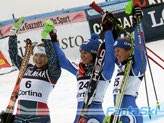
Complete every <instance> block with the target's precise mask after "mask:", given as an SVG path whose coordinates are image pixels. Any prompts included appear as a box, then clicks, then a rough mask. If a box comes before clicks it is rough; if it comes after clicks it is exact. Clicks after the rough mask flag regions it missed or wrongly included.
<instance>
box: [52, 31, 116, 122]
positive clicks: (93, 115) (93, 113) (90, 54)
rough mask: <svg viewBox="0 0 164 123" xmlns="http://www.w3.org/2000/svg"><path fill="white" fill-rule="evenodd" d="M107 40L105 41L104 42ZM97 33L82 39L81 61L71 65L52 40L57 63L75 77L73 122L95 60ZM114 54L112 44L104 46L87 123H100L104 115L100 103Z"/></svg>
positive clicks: (97, 46) (111, 68) (79, 109)
mask: <svg viewBox="0 0 164 123" xmlns="http://www.w3.org/2000/svg"><path fill="white" fill-rule="evenodd" d="M106 43H108V44H110V43H109V42H105V44H106ZM99 44H100V42H99V35H97V34H92V35H91V39H89V40H87V41H84V42H83V44H82V45H81V46H80V53H81V55H80V58H81V61H80V63H79V64H78V66H77V65H76V66H75V65H73V64H72V63H71V62H70V61H69V60H68V59H67V58H66V56H65V54H64V53H63V51H62V50H61V49H60V47H59V45H58V43H57V42H56V41H55V42H54V49H55V50H56V53H57V56H58V60H59V65H60V66H61V67H62V68H64V69H66V70H68V71H69V72H71V73H72V74H73V75H75V76H76V78H77V101H78V105H77V114H76V117H75V120H74V123H77V122H78V119H79V113H80V111H81V107H82V105H83V102H84V97H85V94H86V91H87V87H88V84H89V81H90V78H91V76H92V70H93V67H94V63H95V60H96V55H97V52H98V48H99ZM112 54H114V48H113V46H112V45H108V46H106V54H105V60H104V66H103V70H102V72H101V76H100V80H99V83H98V85H97V88H96V91H95V96H94V97H93V100H92V103H91V105H90V107H89V108H90V109H89V113H88V117H87V119H86V121H87V123H102V122H103V119H104V117H105V115H104V112H103V108H102V103H103V99H104V95H105V92H106V89H107V87H108V85H109V82H110V79H111V77H112V75H113V71H114V61H112V60H111V59H113V58H111V56H112Z"/></svg>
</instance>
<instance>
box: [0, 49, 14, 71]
mask: <svg viewBox="0 0 164 123" xmlns="http://www.w3.org/2000/svg"><path fill="white" fill-rule="evenodd" d="M4 67H11V65H10V64H9V63H8V61H7V60H6V59H5V57H4V56H3V54H2V52H1V51H0V69H1V68H4Z"/></svg>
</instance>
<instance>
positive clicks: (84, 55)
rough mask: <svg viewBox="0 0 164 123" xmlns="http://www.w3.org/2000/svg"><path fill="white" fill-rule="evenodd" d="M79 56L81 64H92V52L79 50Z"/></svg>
mask: <svg viewBox="0 0 164 123" xmlns="http://www.w3.org/2000/svg"><path fill="white" fill-rule="evenodd" d="M80 58H81V62H82V63H83V64H93V56H92V54H91V53H89V52H87V51H85V50H82V51H81V55H80Z"/></svg>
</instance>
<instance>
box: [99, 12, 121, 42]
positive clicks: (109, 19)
mask: <svg viewBox="0 0 164 123" xmlns="http://www.w3.org/2000/svg"><path fill="white" fill-rule="evenodd" d="M118 25H121V23H120V21H119V20H118V19H117V18H116V17H115V16H114V14H113V13H110V12H106V13H105V14H104V15H103V17H102V32H105V31H107V30H112V32H113V37H114V40H115V39H117V38H118V35H119V33H120V29H119V28H118Z"/></svg>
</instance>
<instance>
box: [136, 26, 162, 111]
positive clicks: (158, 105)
mask: <svg viewBox="0 0 164 123" xmlns="http://www.w3.org/2000/svg"><path fill="white" fill-rule="evenodd" d="M139 26H140V29H141V28H142V27H141V24H140V25H139ZM141 31H142V33H143V30H141ZM142 36H143V42H144V47H145V52H146V54H147V57H146V58H147V61H148V66H149V71H150V75H151V79H152V84H153V89H154V94H155V97H156V103H157V107H158V109H159V110H160V104H159V101H158V96H157V92H156V88H155V82H154V77H153V74H152V70H151V66H150V61H149V59H148V53H147V50H146V42H145V38H144V35H142Z"/></svg>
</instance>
